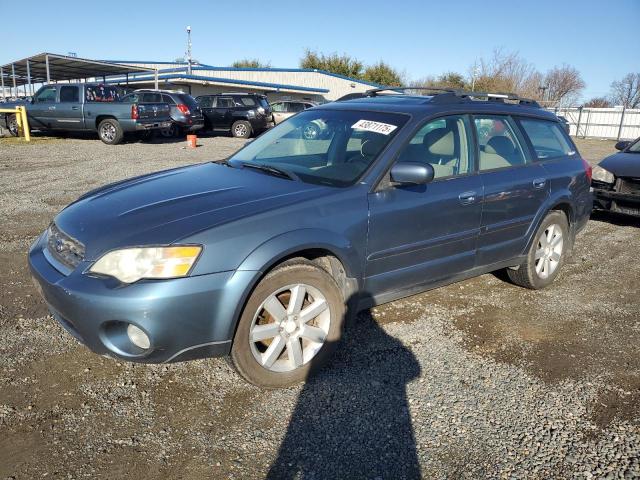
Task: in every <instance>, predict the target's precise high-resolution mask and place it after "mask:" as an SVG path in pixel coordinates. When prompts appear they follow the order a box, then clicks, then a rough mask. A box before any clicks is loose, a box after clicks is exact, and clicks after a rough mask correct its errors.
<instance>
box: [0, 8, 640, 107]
mask: <svg viewBox="0 0 640 480" xmlns="http://www.w3.org/2000/svg"><path fill="white" fill-rule="evenodd" d="M62 6H64V7H62ZM103 7H104V8H103ZM0 11H2V12H3V17H5V18H4V21H3V22H2V23H3V28H2V30H3V38H4V41H3V42H2V47H1V48H0V64H5V63H8V62H10V61H11V60H14V59H19V58H23V57H26V56H28V55H32V54H35V53H38V52H42V51H49V52H53V53H63V54H66V53H67V52H76V53H77V54H78V56H80V57H87V58H104V59H132V60H138V59H142V60H146V59H154V60H165V61H170V60H173V59H175V58H176V57H180V56H182V55H183V54H184V51H185V42H186V34H185V27H186V25H187V24H190V25H191V27H192V30H193V55H194V57H195V58H197V59H198V60H200V61H201V62H203V63H207V64H212V65H229V64H231V63H232V62H233V61H234V60H237V59H241V58H245V57H251V58H254V57H255V58H260V59H262V60H265V61H270V62H271V65H272V66H274V67H296V66H298V62H299V59H300V57H301V56H302V54H303V52H304V49H305V48H311V49H316V50H319V51H322V52H326V53H331V52H338V53H347V54H349V55H352V56H355V57H357V58H359V59H361V60H363V61H364V62H365V63H373V62H376V61H378V60H381V59H382V60H384V61H386V62H388V63H390V64H391V65H392V66H394V67H395V68H397V69H398V70H400V71H404V72H405V73H406V75H407V76H408V77H409V78H421V77H425V76H427V75H437V74H439V73H442V72H445V71H459V72H461V73H463V74H465V75H466V74H467V73H468V69H469V66H470V65H472V64H473V62H474V61H475V60H476V59H478V58H480V57H487V56H490V55H491V52H492V51H493V50H494V49H495V48H503V49H504V50H505V51H516V52H518V53H519V54H520V55H521V56H522V57H523V58H524V59H526V60H527V61H529V62H531V63H533V64H534V65H535V66H536V68H538V69H539V70H541V71H544V70H546V69H548V68H550V67H553V66H554V65H560V64H562V63H568V64H571V65H573V66H575V67H576V68H577V69H578V70H579V71H580V72H581V73H582V76H583V78H584V80H585V82H586V83H587V88H586V90H585V92H584V97H586V98H589V97H592V96H599V95H606V94H607V93H608V91H609V85H610V84H611V82H612V81H613V80H616V79H619V78H621V77H622V76H624V75H625V74H626V73H628V72H631V71H635V72H638V71H640V23H639V21H640V0H616V1H614V0H609V1H604V0H603V1H599V2H598V1H593V0H584V1H570V0H555V1H550V0H536V1H528V2H524V1H523V2H518V1H511V2H506V1H491V0H484V1H482V2H472V1H464V0H456V1H438V2H428V1H417V0H408V1H403V2H390V1H388V0H387V1H377V0H370V1H367V2H360V1H345V0H341V1H337V0H323V1H318V2H300V1H295V2H294V1H277V0H272V1H268V2H267V1H258V0H245V1H244V2H241V3H238V2H215V3H213V2H206V1H205V0H199V1H179V2H164V1H155V2H143V1H138V2H133V1H128V2H122V1H118V0H108V1H105V2H89V3H87V2H86V1H75V0H64V1H57V2H39V1H32V2H23V3H21V4H20V5H19V6H18V5H17V4H16V3H15V2H13V1H8V0H0ZM9 12H15V13H16V15H17V18H16V19H15V21H13V20H12V19H11V18H6V15H7V14H8V13H9ZM20 25H25V26H27V29H26V31H25V32H23V31H21V29H20ZM25 33H26V34H25ZM8 39H14V41H8Z"/></svg>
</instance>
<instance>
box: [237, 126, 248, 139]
mask: <svg viewBox="0 0 640 480" xmlns="http://www.w3.org/2000/svg"><path fill="white" fill-rule="evenodd" d="M234 132H235V134H236V136H237V137H244V136H245V135H246V134H247V126H246V125H244V124H242V123H241V124H239V125H236V128H235V130H234Z"/></svg>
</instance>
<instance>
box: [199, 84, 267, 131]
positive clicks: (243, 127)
mask: <svg viewBox="0 0 640 480" xmlns="http://www.w3.org/2000/svg"><path fill="white" fill-rule="evenodd" d="M196 101H197V102H198V105H199V106H200V109H201V110H202V113H203V114H204V122H205V129H207V130H230V131H231V134H232V135H233V136H234V137H240V138H249V137H250V136H251V135H254V134H259V133H262V132H264V131H265V130H267V129H269V128H271V127H273V126H274V123H273V115H272V112H271V106H270V105H269V102H268V101H267V97H266V96H264V95H258V94H256V93H220V94H215V95H202V96H200V97H196Z"/></svg>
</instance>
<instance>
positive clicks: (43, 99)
mask: <svg viewBox="0 0 640 480" xmlns="http://www.w3.org/2000/svg"><path fill="white" fill-rule="evenodd" d="M56 93H57V92H56V87H44V88H43V89H42V90H40V91H39V92H38V94H37V95H36V103H54V102H55V101H56Z"/></svg>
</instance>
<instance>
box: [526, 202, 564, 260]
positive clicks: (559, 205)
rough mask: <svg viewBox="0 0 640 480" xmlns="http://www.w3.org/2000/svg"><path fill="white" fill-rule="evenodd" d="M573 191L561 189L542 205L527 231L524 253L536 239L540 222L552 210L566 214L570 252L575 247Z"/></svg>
mask: <svg viewBox="0 0 640 480" xmlns="http://www.w3.org/2000/svg"><path fill="white" fill-rule="evenodd" d="M571 198H572V197H571V192H569V191H568V190H567V191H560V192H557V193H556V194H555V195H552V196H550V197H549V198H548V199H547V201H546V202H544V204H543V205H542V206H541V207H540V209H539V210H538V213H537V214H536V216H535V218H534V221H533V222H531V227H530V228H529V232H527V236H528V240H527V244H526V247H525V249H524V250H523V253H526V252H527V251H529V248H531V244H532V243H533V241H534V237H535V233H536V232H537V231H538V228H539V227H540V224H542V222H543V221H544V219H545V217H546V216H547V215H548V214H549V213H550V212H552V211H560V212H563V213H564V214H565V216H566V217H567V223H568V224H569V232H570V243H569V254H571V251H572V249H573V236H574V232H573V227H572V225H573V223H574V220H575V208H574V204H573V201H572V199H571Z"/></svg>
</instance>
